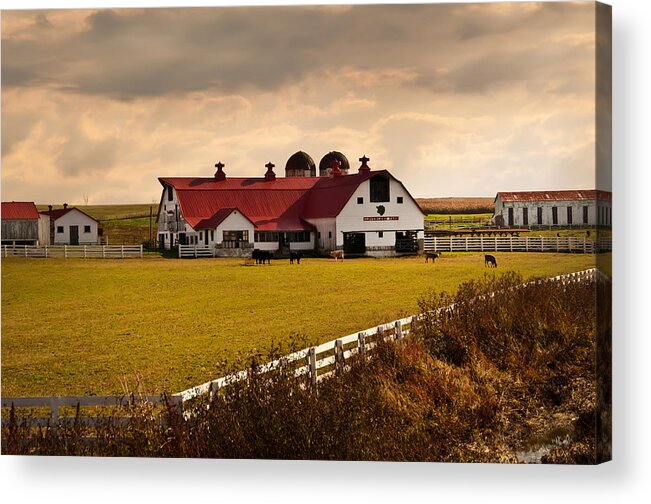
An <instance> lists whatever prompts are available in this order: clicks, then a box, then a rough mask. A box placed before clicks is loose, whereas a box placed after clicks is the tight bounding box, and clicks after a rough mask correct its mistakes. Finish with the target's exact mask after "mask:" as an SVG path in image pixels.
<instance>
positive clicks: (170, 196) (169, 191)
mask: <svg viewBox="0 0 651 504" xmlns="http://www.w3.org/2000/svg"><path fill="white" fill-rule="evenodd" d="M167 201H174V189H172V186H167Z"/></svg>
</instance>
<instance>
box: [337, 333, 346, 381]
mask: <svg viewBox="0 0 651 504" xmlns="http://www.w3.org/2000/svg"><path fill="white" fill-rule="evenodd" d="M344 364H345V361H344V345H343V343H342V342H341V340H340V339H338V340H335V373H336V374H338V375H341V374H342V373H343V372H344Z"/></svg>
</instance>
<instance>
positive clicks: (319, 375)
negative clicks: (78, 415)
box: [2, 268, 607, 426]
mask: <svg viewBox="0 0 651 504" xmlns="http://www.w3.org/2000/svg"><path fill="white" fill-rule="evenodd" d="M605 278H607V277H606V275H604V274H603V273H601V272H600V271H599V270H597V269H596V268H591V269H588V270H584V271H578V272H575V273H568V274H564V275H558V276H555V277H551V278H546V279H544V280H534V281H531V282H526V283H524V284H522V285H521V286H518V287H516V288H522V287H524V286H526V285H530V284H532V283H541V282H561V283H563V284H569V283H578V282H584V281H589V280H604V279H605ZM493 294H494V293H493ZM490 295H492V294H487V296H490ZM482 297H483V296H480V299H481V298H482ZM454 307H455V306H454V304H452V305H449V306H445V307H441V308H438V309H437V310H436V311H444V310H453V309H454ZM428 315H429V314H428V313H421V314H417V315H411V316H408V317H404V318H400V319H397V320H393V321H391V322H387V323H384V324H380V325H378V326H375V327H371V328H369V329H365V330H363V331H358V332H355V333H352V334H349V335H347V336H343V337H341V338H337V339H334V340H331V341H327V342H325V343H322V344H320V345H317V346H312V347H309V348H304V349H302V350H298V351H296V352H293V353H291V354H289V355H285V356H283V357H280V358H278V359H275V360H273V361H271V362H268V363H266V364H263V365H261V366H259V367H257V368H256V369H255V371H254V372H255V373H258V374H259V373H267V372H270V371H273V370H276V369H279V368H284V369H286V370H287V371H288V372H290V373H291V374H293V376H295V377H297V378H299V377H303V376H305V377H306V378H307V380H306V381H307V384H309V385H310V386H313V387H316V386H317V384H318V383H319V382H321V381H322V380H324V379H327V378H330V377H332V376H336V375H337V374H340V373H343V372H345V371H346V370H347V369H349V364H346V363H347V361H349V359H351V358H352V357H358V358H362V359H365V358H367V357H368V355H369V353H371V352H372V351H373V349H374V348H376V347H377V344H378V342H379V341H380V340H389V339H392V340H395V341H401V340H402V339H403V338H405V337H407V336H409V335H410V334H411V333H412V332H413V330H414V324H417V323H418V321H419V320H423V319H424V318H425V317H426V316H428ZM251 373H252V371H251V370H243V371H239V372H237V373H233V374H229V375H227V376H222V377H220V378H217V379H215V380H211V381H208V382H205V383H202V384H200V385H197V386H195V387H191V388H189V389H187V390H183V391H182V392H178V393H176V394H174V395H172V396H171V397H170V398H169V403H171V404H173V405H175V406H176V407H178V408H179V409H180V410H181V411H182V410H183V405H184V403H186V402H188V401H191V400H193V399H195V398H197V397H200V396H204V395H207V394H209V397H210V398H212V397H213V396H214V394H216V393H218V392H219V390H221V389H223V388H224V387H227V386H229V385H232V384H234V383H237V382H240V381H242V380H245V379H247V378H248V377H249V376H250V375H251ZM166 401H167V398H165V396H148V397H134V396H81V397H18V398H12V397H7V398H3V399H2V408H12V407H14V408H18V407H32V408H34V407H48V408H50V417H49V418H40V419H34V420H36V421H37V423H39V424H42V425H52V424H53V423H56V422H55V421H59V425H64V424H65V425H67V424H70V422H72V421H73V420H74V417H66V418H64V419H63V422H64V423H61V419H60V418H59V416H58V415H59V408H60V407H62V406H72V407H78V406H128V405H131V404H134V403H135V402H149V403H152V404H165V403H166ZM184 414H185V415H186V416H187V415H189V414H191V411H186V412H185V413H184ZM93 418H97V417H83V419H84V420H83V422H84V424H88V425H93V424H99V423H101V421H100V420H93ZM117 418H118V421H121V422H126V421H127V420H128V418H127V417H117ZM120 418H121V419H120ZM8 421H9V419H7V418H6V417H5V416H3V419H2V425H3V426H4V425H5V424H6V423H7V422H8ZM33 425H36V424H33Z"/></svg>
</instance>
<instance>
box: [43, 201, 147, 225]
mask: <svg viewBox="0 0 651 504" xmlns="http://www.w3.org/2000/svg"><path fill="white" fill-rule="evenodd" d="M70 206H76V207H77V208H79V210H81V211H82V212H85V213H87V214H88V215H90V216H91V217H93V218H95V219H97V220H100V221H105V220H113V219H124V218H129V217H144V216H149V207H153V209H154V210H153V212H154V217H155V216H156V213H157V212H158V203H134V204H131V205H70ZM36 207H37V208H38V211H39V212H44V211H45V210H47V207H48V206H47V205H36ZM53 207H54V208H55V209H57V208H63V206H62V205H53Z"/></svg>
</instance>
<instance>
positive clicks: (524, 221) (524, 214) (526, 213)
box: [522, 208, 529, 226]
mask: <svg viewBox="0 0 651 504" xmlns="http://www.w3.org/2000/svg"><path fill="white" fill-rule="evenodd" d="M522 225H523V226H528V225H529V209H528V208H523V209H522Z"/></svg>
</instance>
